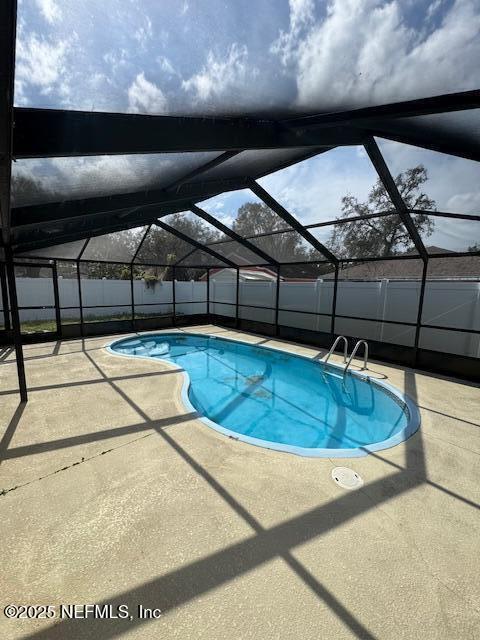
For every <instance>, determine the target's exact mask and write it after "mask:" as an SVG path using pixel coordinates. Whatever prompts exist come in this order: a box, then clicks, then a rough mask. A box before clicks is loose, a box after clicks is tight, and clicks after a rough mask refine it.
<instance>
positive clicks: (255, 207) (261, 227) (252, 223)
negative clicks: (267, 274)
mask: <svg viewBox="0 0 480 640" xmlns="http://www.w3.org/2000/svg"><path fill="white" fill-rule="evenodd" d="M233 229H234V231H236V232H237V233H238V234H239V235H241V236H242V237H244V238H251V237H252V236H256V235H259V234H272V235H265V236H262V237H261V238H258V239H256V240H255V239H254V240H253V241H252V243H253V244H256V245H257V246H258V247H259V249H262V251H264V252H265V253H266V254H267V255H269V256H271V257H272V258H274V259H276V260H278V261H279V262H301V261H308V260H311V259H313V260H315V258H317V259H318V256H317V254H316V252H315V249H314V248H313V247H310V246H309V245H308V244H307V243H306V242H305V240H304V239H303V238H302V236H301V235H300V234H298V233H296V232H295V231H293V232H292V230H291V228H290V227H289V226H288V225H287V224H286V223H285V222H284V221H283V220H282V218H280V216H278V215H277V214H276V213H275V212H274V211H272V210H271V209H270V208H269V207H268V206H267V205H266V204H264V203H263V202H246V203H245V204H243V205H242V206H241V207H240V208H239V209H238V213H237V217H236V220H235V222H234V224H233ZM276 231H287V232H290V233H274V232H276ZM259 262H262V260H261V258H259Z"/></svg>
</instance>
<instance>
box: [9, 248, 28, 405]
mask: <svg viewBox="0 0 480 640" xmlns="http://www.w3.org/2000/svg"><path fill="white" fill-rule="evenodd" d="M5 266H6V271H7V283H8V295H9V298H10V315H11V318H12V328H13V345H14V347H15V359H16V362H17V375H18V387H19V391H20V399H21V401H22V402H27V400H28V394H27V382H26V379H25V362H24V359H23V346H22V333H21V327H20V316H19V314H18V300H17V283H16V281H15V267H14V264H13V254H12V248H11V247H10V246H7V247H5Z"/></svg>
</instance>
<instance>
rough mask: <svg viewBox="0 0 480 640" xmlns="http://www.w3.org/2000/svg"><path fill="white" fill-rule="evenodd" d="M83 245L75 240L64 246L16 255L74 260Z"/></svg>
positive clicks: (57, 245) (58, 245)
mask: <svg viewBox="0 0 480 640" xmlns="http://www.w3.org/2000/svg"><path fill="white" fill-rule="evenodd" d="M84 245H85V240H75V241H74V242H66V243H65V244H54V245H52V246H51V247H44V248H42V249H35V250H32V251H27V252H25V253H20V254H18V255H19V256H21V257H27V256H38V257H43V256H45V257H46V258H61V259H66V260H68V259H72V260H74V259H76V258H78V256H79V255H80V252H81V250H82V249H83V247H84Z"/></svg>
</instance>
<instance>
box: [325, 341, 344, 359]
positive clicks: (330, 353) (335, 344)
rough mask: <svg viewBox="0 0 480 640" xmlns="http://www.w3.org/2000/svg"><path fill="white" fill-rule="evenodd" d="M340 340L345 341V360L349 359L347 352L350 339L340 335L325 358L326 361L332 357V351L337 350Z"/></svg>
mask: <svg viewBox="0 0 480 640" xmlns="http://www.w3.org/2000/svg"><path fill="white" fill-rule="evenodd" d="M340 340H343V341H344V343H345V347H344V349H343V362H346V361H347V353H348V340H347V339H346V337H345V336H338V338H337V339H336V340H335V342H334V343H333V344H332V346H331V348H330V351H329V352H328V353H327V357H326V358H325V360H324V362H328V359H329V358H330V356H331V355H332V353H333V352H334V351H335V347H336V346H337V344H338V343H339V342H340Z"/></svg>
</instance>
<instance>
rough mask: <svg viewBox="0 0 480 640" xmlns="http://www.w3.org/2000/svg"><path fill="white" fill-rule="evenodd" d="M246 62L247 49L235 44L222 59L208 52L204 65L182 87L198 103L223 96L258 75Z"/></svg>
mask: <svg viewBox="0 0 480 640" xmlns="http://www.w3.org/2000/svg"><path fill="white" fill-rule="evenodd" d="M247 62H248V49H247V47H246V46H240V45H238V44H237V43H234V44H232V46H231V47H230V50H229V52H228V54H227V57H226V58H224V59H222V58H220V57H218V56H216V55H215V54H214V53H213V52H212V51H210V52H209V53H208V56H207V63H206V65H205V66H204V67H203V68H202V70H201V71H200V72H199V73H197V74H195V75H193V76H192V77H191V78H189V79H188V80H184V81H183V82H182V87H183V88H184V89H185V91H192V92H193V93H194V95H195V98H196V99H197V100H198V101H200V102H205V101H207V100H211V99H212V98H217V97H220V96H223V95H225V94H226V93H227V92H228V91H230V90H232V89H237V88H239V87H241V86H245V85H246V84H247V81H251V80H252V79H253V78H254V77H255V76H256V75H257V74H258V70H257V69H255V68H252V67H249V66H248V64H247Z"/></svg>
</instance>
